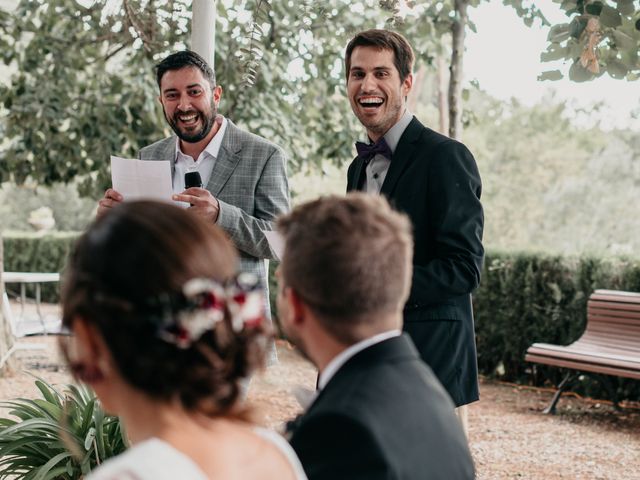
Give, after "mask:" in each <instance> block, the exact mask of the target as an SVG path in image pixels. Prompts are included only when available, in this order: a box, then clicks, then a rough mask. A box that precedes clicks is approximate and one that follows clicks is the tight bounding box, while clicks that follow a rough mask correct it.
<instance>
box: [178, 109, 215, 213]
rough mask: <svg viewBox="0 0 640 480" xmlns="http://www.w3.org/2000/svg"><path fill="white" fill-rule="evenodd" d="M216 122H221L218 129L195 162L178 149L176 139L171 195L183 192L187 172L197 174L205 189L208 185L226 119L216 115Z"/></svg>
mask: <svg viewBox="0 0 640 480" xmlns="http://www.w3.org/2000/svg"><path fill="white" fill-rule="evenodd" d="M219 119H222V120H219ZM216 121H221V122H222V123H221V124H220V128H219V129H218V131H217V132H216V134H215V135H214V136H213V138H212V139H211V141H210V142H209V144H208V145H207V146H206V147H205V149H204V150H203V151H202V153H200V155H199V156H198V158H197V159H196V160H194V159H193V158H192V157H191V156H189V155H185V154H184V153H183V152H182V150H181V149H180V139H179V138H176V163H175V169H174V172H173V193H182V192H183V191H184V175H185V173H188V172H199V173H200V178H202V184H203V185H204V187H205V188H206V186H207V184H208V183H209V180H210V179H211V172H212V171H213V166H214V165H215V163H216V159H217V158H218V153H219V152H220V145H222V137H224V132H225V130H226V129H227V119H226V118H224V117H223V116H222V115H218V116H217V117H216ZM186 206H188V204H186Z"/></svg>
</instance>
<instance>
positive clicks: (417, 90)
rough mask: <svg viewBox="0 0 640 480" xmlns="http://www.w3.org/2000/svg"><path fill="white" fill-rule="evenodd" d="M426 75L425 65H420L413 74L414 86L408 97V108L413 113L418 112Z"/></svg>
mask: <svg viewBox="0 0 640 480" xmlns="http://www.w3.org/2000/svg"><path fill="white" fill-rule="evenodd" d="M426 75H427V69H426V68H425V66H424V65H420V68H419V69H418V71H417V72H416V73H415V75H414V76H413V87H412V88H411V92H410V93H409V98H408V99H407V108H408V109H409V111H410V112H411V113H416V109H417V108H418V103H419V102H420V96H421V95H422V88H423V85H424V79H425V76H426Z"/></svg>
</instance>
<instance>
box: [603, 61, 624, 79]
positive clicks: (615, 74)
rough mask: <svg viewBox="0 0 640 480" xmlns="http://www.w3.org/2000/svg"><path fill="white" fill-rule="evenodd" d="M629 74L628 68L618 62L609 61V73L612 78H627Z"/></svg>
mask: <svg viewBox="0 0 640 480" xmlns="http://www.w3.org/2000/svg"><path fill="white" fill-rule="evenodd" d="M628 72H629V69H628V68H627V66H626V65H625V64H624V63H622V62H620V61H618V60H609V62H607V73H608V74H609V75H611V77H612V78H616V79H622V78H625V76H626V75H627V73H628Z"/></svg>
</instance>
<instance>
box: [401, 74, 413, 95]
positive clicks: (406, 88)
mask: <svg viewBox="0 0 640 480" xmlns="http://www.w3.org/2000/svg"><path fill="white" fill-rule="evenodd" d="M412 88H413V73H410V74H409V75H407V78H405V79H404V80H403V81H402V96H403V97H405V98H406V97H407V95H409V92H410V91H411V89H412Z"/></svg>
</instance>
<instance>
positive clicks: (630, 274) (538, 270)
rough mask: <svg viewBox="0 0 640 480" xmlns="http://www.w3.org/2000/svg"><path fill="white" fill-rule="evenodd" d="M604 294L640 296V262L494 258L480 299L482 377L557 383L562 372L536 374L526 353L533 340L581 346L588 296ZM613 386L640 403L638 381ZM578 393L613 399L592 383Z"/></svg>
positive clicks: (528, 256) (488, 261)
mask: <svg viewBox="0 0 640 480" xmlns="http://www.w3.org/2000/svg"><path fill="white" fill-rule="evenodd" d="M600 288H604V289H611V290H627V291H635V292H640V260H637V259H623V258H616V259H602V258H597V257H590V256H585V257H580V258H570V257H562V256H552V255H545V254H537V253H514V252H497V251H492V252H488V254H487V257H486V259H485V267H484V271H483V276H482V281H481V285H480V288H479V289H478V290H477V292H475V294H474V310H475V321H476V338H477V344H478V366H479V368H480V372H481V373H482V374H484V375H488V376H495V377H498V378H501V379H503V380H507V381H513V382H519V383H529V382H531V381H533V382H534V383H536V384H543V383H548V382H553V383H556V382H557V381H558V378H559V374H560V371H559V369H557V368H550V367H542V366H536V367H535V368H533V366H532V364H529V363H526V362H525V361H524V355H525V352H526V350H527V348H528V347H529V346H530V345H531V344H532V343H534V342H546V343H554V344H558V345H567V344H569V343H571V342H573V341H575V340H577V339H578V338H579V337H580V335H581V334H582V332H583V331H584V327H585V323H586V308H587V300H588V298H589V295H590V294H591V293H592V292H593V291H594V290H596V289H600ZM532 373H535V374H536V375H535V376H533V375H532ZM614 387H616V388H617V390H618V394H619V395H620V397H621V398H627V399H633V400H638V399H640V382H638V381H634V380H628V379H617V380H615V381H614ZM574 390H577V391H578V392H580V393H583V394H587V395H590V396H596V397H601V398H602V397H605V398H606V397H608V395H607V393H606V390H604V389H603V387H602V385H600V383H598V381H594V380H593V379H592V378H590V377H584V378H582V379H581V382H580V384H577V385H576V386H575V388H574Z"/></svg>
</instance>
